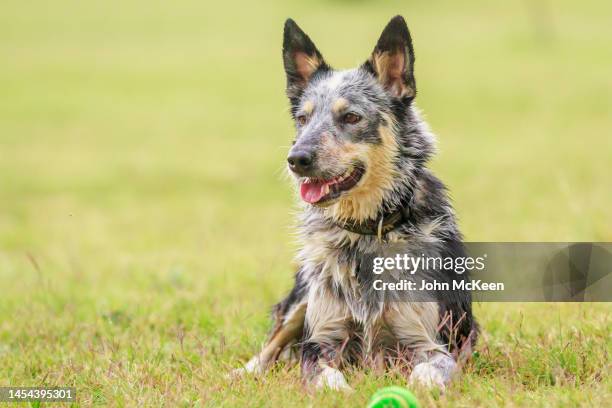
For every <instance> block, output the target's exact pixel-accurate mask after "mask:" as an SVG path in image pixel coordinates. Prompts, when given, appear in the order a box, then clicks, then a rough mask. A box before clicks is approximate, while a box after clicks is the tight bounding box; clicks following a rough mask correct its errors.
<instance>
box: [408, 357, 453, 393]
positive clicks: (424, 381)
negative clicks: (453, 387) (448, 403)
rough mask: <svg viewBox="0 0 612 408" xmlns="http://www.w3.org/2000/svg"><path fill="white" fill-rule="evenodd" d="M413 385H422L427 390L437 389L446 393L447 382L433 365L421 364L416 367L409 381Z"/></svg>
mask: <svg viewBox="0 0 612 408" xmlns="http://www.w3.org/2000/svg"><path fill="white" fill-rule="evenodd" d="M408 381H409V382H410V383H412V384H420V385H423V386H425V387H427V388H434V387H437V388H439V389H440V390H442V391H444V389H445V388H446V381H445V379H444V375H443V373H442V372H441V371H440V369H439V368H438V367H436V366H435V365H433V364H432V363H420V364H417V365H416V366H414V369H413V370H412V373H411V374H410V378H409V380H408Z"/></svg>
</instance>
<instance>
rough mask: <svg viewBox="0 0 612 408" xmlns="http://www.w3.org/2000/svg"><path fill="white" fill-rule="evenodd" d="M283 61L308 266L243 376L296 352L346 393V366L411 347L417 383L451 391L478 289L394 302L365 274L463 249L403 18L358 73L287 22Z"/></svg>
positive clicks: (312, 372)
mask: <svg viewBox="0 0 612 408" xmlns="http://www.w3.org/2000/svg"><path fill="white" fill-rule="evenodd" d="M283 62H284V66H285V72H286V75H287V86H286V92H287V96H288V98H289V103H290V106H291V115H292V118H293V119H294V121H295V126H296V135H295V140H294V143H293V145H292V147H291V150H290V151H289V154H288V170H289V173H290V174H291V175H292V176H293V177H294V179H295V182H296V185H297V187H298V189H299V190H300V196H301V198H302V200H301V203H300V212H299V215H298V219H297V230H298V240H299V244H300V247H299V250H298V253H297V257H296V261H297V264H298V271H297V273H296V277H295V286H294V288H293V289H292V290H291V291H290V293H289V295H288V296H287V297H286V298H285V299H284V300H282V301H281V302H280V303H279V304H277V305H276V306H275V307H274V313H273V316H274V326H273V329H272V331H271V334H270V337H269V339H268V341H267V343H266V345H265V346H264V348H263V350H262V351H261V352H260V353H259V354H257V355H256V356H255V357H253V359H251V360H250V361H249V362H248V363H247V364H246V365H245V367H244V368H243V369H241V370H242V372H244V371H247V372H263V371H265V369H266V368H268V367H269V366H270V365H271V364H272V363H273V362H274V361H276V360H278V359H283V358H285V359H288V358H290V357H291V356H293V357H297V360H298V361H300V363H301V367H302V375H303V378H304V381H305V382H306V383H307V384H309V385H314V386H316V387H330V388H334V389H343V388H348V387H349V386H348V384H347V383H346V380H345V379H344V377H343V375H342V372H341V371H340V369H341V368H342V367H343V365H345V364H349V363H355V362H361V363H363V362H373V361H388V359H387V357H390V356H394V357H395V358H397V357H398V356H397V352H398V350H402V352H406V353H408V355H410V356H411V357H410V365H411V367H412V374H410V377H409V378H410V380H411V381H418V382H421V383H423V384H426V385H435V386H440V387H442V388H443V387H444V386H445V385H446V384H447V383H448V381H450V378H451V376H452V375H453V373H454V372H455V370H456V366H457V365H456V360H457V358H458V356H459V355H460V354H461V352H462V351H465V350H466V349H469V348H470V347H471V345H472V344H473V343H474V341H475V339H476V332H477V324H476V322H475V320H474V318H473V316H472V309H471V297H470V295H469V293H467V292H463V291H457V292H454V293H451V294H447V295H437V297H436V298H434V299H431V300H429V301H427V302H418V301H410V299H408V300H406V299H393V296H392V295H389V294H385V295H383V294H381V293H377V292H376V291H374V290H372V280H373V274H372V271H371V270H369V268H367V267H364V265H367V260H368V259H371V257H372V256H375V255H381V254H385V253H388V252H389V251H395V250H397V248H400V249H401V251H402V252H405V253H409V254H413V255H414V256H419V255H421V254H423V253H426V254H428V255H431V256H442V257H447V256H451V257H459V256H463V255H464V254H463V246H462V244H461V239H462V237H461V233H460V232H459V229H458V227H457V222H456V217H455V214H454V211H453V208H452V205H451V203H450V200H449V198H448V196H447V192H446V188H445V187H444V185H443V184H442V182H441V181H440V180H439V179H438V178H436V177H435V176H434V175H433V174H432V172H431V171H430V170H429V169H428V168H427V167H426V165H427V162H428V160H429V158H430V157H431V156H432V154H433V153H434V152H435V139H434V136H433V135H432V133H431V132H430V130H429V127H428V126H427V124H426V123H425V122H424V121H423V120H422V118H421V116H420V114H419V111H418V110H417V108H416V107H415V105H414V101H415V97H416V95H417V89H416V81H415V77H414V63H415V57H414V50H413V45H412V39H411V36H410V33H409V31H408V27H407V25H406V23H405V21H404V19H403V18H402V17H400V16H397V17H394V18H393V19H391V21H390V22H389V23H388V24H387V26H386V27H385V29H384V30H383V32H382V34H381V36H380V39H379V40H378V42H377V44H376V46H375V47H374V50H373V52H372V54H371V56H370V57H369V58H368V59H367V60H366V61H365V62H364V63H363V64H362V65H361V66H359V67H357V68H354V69H350V70H334V69H333V68H332V67H331V66H330V65H329V64H328V63H327V62H326V61H325V60H324V58H323V55H322V54H321V52H320V51H319V50H318V49H317V47H316V46H315V45H314V43H313V42H312V40H311V39H310V38H309V37H308V36H307V35H306V34H305V33H304V32H303V31H302V30H301V29H300V28H299V27H298V26H297V24H296V23H295V22H294V21H293V20H291V19H289V20H287V22H286V24H285V31H284V42H283ZM397 214H400V216H399V217H396V216H397ZM391 216H393V217H395V219H399V220H400V221H398V222H397V223H394V224H393V225H391V227H390V229H389V230H388V231H386V232H385V233H384V234H382V233H380V231H381V230H380V229H379V233H378V234H376V235H373V234H369V233H365V232H364V233H360V232H359V230H358V231H357V232H355V230H354V229H351V228H347V225H366V224H371V223H376V222H379V223H380V225H382V224H383V223H384V220H385V217H391ZM428 273H430V275H431V276H430V277H432V278H435V279H438V280H441V281H444V280H447V281H448V280H450V279H457V278H456V277H454V276H450V275H449V272H448V271H442V270H440V271H430V272H428ZM460 279H467V275H465V276H463V277H461V278H460ZM449 317H450V318H449ZM449 321H450V322H451V327H450V329H449V330H446V329H445V328H446V326H448V324H447V323H448V322H449ZM464 354H465V353H464ZM468 354H469V353H468Z"/></svg>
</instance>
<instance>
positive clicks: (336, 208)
mask: <svg viewBox="0 0 612 408" xmlns="http://www.w3.org/2000/svg"><path fill="white" fill-rule="evenodd" d="M387 122H388V123H392V122H391V119H390V118H387ZM378 131H379V134H380V137H381V139H382V141H381V143H380V144H379V145H375V146H371V145H366V144H363V143H348V142H347V143H344V144H343V145H341V146H339V147H338V149H339V150H340V152H339V153H340V154H337V155H336V156H337V157H340V158H341V159H342V160H343V161H345V162H346V163H347V165H348V164H349V163H351V162H352V161H354V160H355V159H358V160H361V161H363V162H364V163H365V164H366V168H367V169H366V174H365V175H364V178H363V179H362V180H361V181H360V182H359V185H358V186H357V187H355V188H354V189H353V190H352V191H350V194H348V195H347V196H345V197H342V198H341V199H340V200H339V201H338V202H337V203H335V204H334V205H332V206H331V207H330V208H329V210H328V211H329V212H330V214H331V216H332V217H333V218H334V219H337V220H339V221H343V220H349V219H351V220H357V221H362V220H366V219H368V218H375V217H376V215H377V211H378V208H379V207H380V204H381V203H382V200H383V196H384V194H385V192H386V191H389V190H390V189H391V188H392V185H393V179H394V178H396V176H397V174H396V169H395V166H394V164H393V160H394V158H395V157H396V155H397V152H398V150H399V146H398V144H397V140H396V138H395V134H394V131H393V129H392V127H391V126H380V127H379V129H378Z"/></svg>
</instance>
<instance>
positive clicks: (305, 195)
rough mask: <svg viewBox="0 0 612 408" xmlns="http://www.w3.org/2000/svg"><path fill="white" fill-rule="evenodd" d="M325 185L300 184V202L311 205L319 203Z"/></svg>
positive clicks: (322, 183)
mask: <svg viewBox="0 0 612 408" xmlns="http://www.w3.org/2000/svg"><path fill="white" fill-rule="evenodd" d="M326 184H327V183H325V182H323V181H321V182H314V183H302V185H301V186H300V195H301V196H302V200H304V201H306V202H307V203H310V204H313V203H316V202H317V201H319V200H320V199H321V198H323V196H324V195H325V192H324V191H325V185H326Z"/></svg>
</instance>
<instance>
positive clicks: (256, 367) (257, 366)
mask: <svg viewBox="0 0 612 408" xmlns="http://www.w3.org/2000/svg"><path fill="white" fill-rule="evenodd" d="M263 371H264V369H263V367H262V365H261V361H260V359H259V357H258V356H255V357H253V358H252V359H250V360H249V361H248V362H247V363H246V364H245V365H244V366H243V367H240V368H236V369H234V370H232V371H230V372H229V373H228V374H227V376H226V377H227V378H229V379H235V378H240V377H243V376H244V375H246V374H261V373H263Z"/></svg>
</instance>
